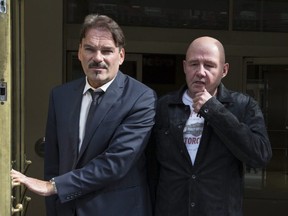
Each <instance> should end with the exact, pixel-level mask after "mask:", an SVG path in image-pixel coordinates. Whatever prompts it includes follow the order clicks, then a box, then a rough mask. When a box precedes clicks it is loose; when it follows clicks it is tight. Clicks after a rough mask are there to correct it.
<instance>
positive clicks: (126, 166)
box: [45, 71, 156, 216]
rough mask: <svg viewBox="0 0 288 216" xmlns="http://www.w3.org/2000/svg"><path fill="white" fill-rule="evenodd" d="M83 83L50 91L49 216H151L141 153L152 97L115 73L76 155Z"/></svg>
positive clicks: (152, 111) (47, 150)
mask: <svg viewBox="0 0 288 216" xmlns="http://www.w3.org/2000/svg"><path fill="white" fill-rule="evenodd" d="M84 86H85V78H81V79H79V80H76V81H72V82H70V83H67V84H64V85H62V86H58V87H56V88H54V89H53V90H52V92H51V95H50V101H49V111H48V119H47V127H46V144H45V179H46V180H50V179H51V178H53V177H55V178H54V179H55V183H56V186H57V190H58V194H57V195H54V196H51V197H48V198H47V199H46V212H47V216H56V215H59V216H72V215H73V216H74V214H75V211H76V212H77V215H78V216H91V215H97V216H115V215H117V216H149V215H150V214H151V208H150V199H149V192H148V189H147V179H146V158H145V155H144V149H145V147H146V144H147V141H148V139H149V136H150V131H151V128H152V127H153V125H154V116H155V103H156V95H155V92H154V91H153V90H151V89H150V88H148V87H147V86H145V85H144V84H142V83H140V82H138V81H137V80H135V79H133V78H131V77H129V76H127V75H124V74H123V73H121V72H120V71H119V72H118V74H117V76H116V78H115V80H114V81H113V82H112V83H111V85H110V86H109V87H108V89H107V91H106V92H105V94H104V95H103V96H102V98H101V103H100V104H99V105H98V107H97V110H96V113H95V115H94V118H93V123H92V124H93V128H92V129H91V130H90V131H86V136H85V138H84V140H83V143H82V147H81V150H80V152H79V153H78V150H77V149H78V143H79V116H80V108H81V100H82V93H83V89H84Z"/></svg>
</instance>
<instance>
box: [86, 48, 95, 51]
mask: <svg viewBox="0 0 288 216" xmlns="http://www.w3.org/2000/svg"><path fill="white" fill-rule="evenodd" d="M85 50H86V51H89V52H93V51H94V49H92V48H91V47H86V48H85Z"/></svg>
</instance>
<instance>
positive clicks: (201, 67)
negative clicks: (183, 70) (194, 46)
mask: <svg viewBox="0 0 288 216" xmlns="http://www.w3.org/2000/svg"><path fill="white" fill-rule="evenodd" d="M197 76H201V77H204V76H206V69H205V67H204V65H201V64H200V65H199V67H198V70H197Z"/></svg>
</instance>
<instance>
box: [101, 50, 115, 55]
mask: <svg viewBox="0 0 288 216" xmlns="http://www.w3.org/2000/svg"><path fill="white" fill-rule="evenodd" d="M102 53H105V54H109V53H113V50H102Z"/></svg>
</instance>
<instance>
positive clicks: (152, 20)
mask: <svg viewBox="0 0 288 216" xmlns="http://www.w3.org/2000/svg"><path fill="white" fill-rule="evenodd" d="M67 1H68V2H67V16H66V17H67V23H82V21H83V19H84V16H85V15H86V14H88V13H99V14H106V15H108V16H110V17H112V18H114V19H115V20H117V22H118V23H119V24H120V25H122V26H146V27H169V28H198V29H200V28H202V29H222V30H227V29H228V7H229V4H228V2H229V1H228V0H225V1H223V0H203V1H197V2H191V1H188V0H184V1H183V0H182V1H180V2H179V4H177V2H176V3H175V1H172V0H159V1H151V0H150V1H144V0H143V1H140V0H138V1H137V0H136V1H124V0H122V1H103V0H102V1H94V0H86V1H81V0H67Z"/></svg>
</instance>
